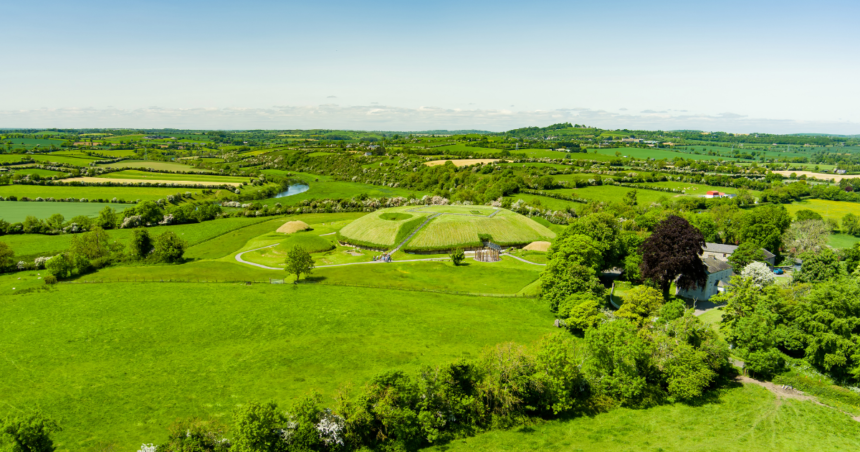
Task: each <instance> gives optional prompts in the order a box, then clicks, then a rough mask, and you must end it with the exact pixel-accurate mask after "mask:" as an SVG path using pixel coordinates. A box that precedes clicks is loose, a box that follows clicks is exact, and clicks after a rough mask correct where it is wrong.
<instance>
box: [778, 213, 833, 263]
mask: <svg viewBox="0 0 860 452" xmlns="http://www.w3.org/2000/svg"><path fill="white" fill-rule="evenodd" d="M829 238H830V227H829V226H827V224H826V223H825V222H824V221H822V220H804V221H795V222H794V223H792V224H791V227H789V228H788V230H787V231H785V234H783V237H782V243H783V246H784V247H785V249H787V250H788V251H789V253H791V255H792V256H799V255H801V254H803V253H817V252H818V251H819V250H821V249H822V248H823V247H824V246H825V245H827V240H828V239H829Z"/></svg>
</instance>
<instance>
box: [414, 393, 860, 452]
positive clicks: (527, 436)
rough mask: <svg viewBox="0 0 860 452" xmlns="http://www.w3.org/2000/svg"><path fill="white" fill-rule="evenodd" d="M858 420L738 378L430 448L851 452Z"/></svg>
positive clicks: (859, 442) (858, 444)
mask: <svg viewBox="0 0 860 452" xmlns="http://www.w3.org/2000/svg"><path fill="white" fill-rule="evenodd" d="M858 448H860V423H858V422H856V421H854V420H852V419H851V417H850V416H848V415H845V414H842V413H840V412H839V411H837V410H834V409H832V408H829V407H825V406H821V405H817V404H815V403H814V402H810V401H798V400H791V399H777V398H776V397H775V396H774V395H773V394H772V393H770V392H768V390H766V389H764V388H761V387H759V386H756V385H749V384H748V385H744V386H740V385H737V386H736V387H732V388H727V389H723V390H721V391H719V392H718V393H717V394H715V397H714V398H712V399H711V400H709V401H707V402H705V403H703V404H701V405H684V404H674V405H665V406H660V407H656V408H648V409H628V408H621V409H616V410H613V411H610V412H608V413H604V414H599V415H596V416H595V415H584V416H581V417H577V418H573V419H566V420H559V421H551V422H546V423H543V424H539V425H536V426H529V427H519V428H515V429H512V430H503V431H492V432H489V433H485V434H483V435H479V436H477V437H474V438H468V439H464V440H456V441H453V442H451V443H449V444H445V445H441V446H438V447H433V448H429V449H427V450H428V451H434V452H436V451H439V452H441V451H449V452H459V451H476V452H484V451H494V452H495V451H523V450H540V451H547V452H556V451H557V452H562V451H563V452H573V451H666V452H669V451H677V452H687V451H812V450H815V451H848V450H857V449H858Z"/></svg>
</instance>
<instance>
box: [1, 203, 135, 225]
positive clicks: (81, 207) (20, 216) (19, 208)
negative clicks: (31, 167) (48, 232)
mask: <svg viewBox="0 0 860 452" xmlns="http://www.w3.org/2000/svg"><path fill="white" fill-rule="evenodd" d="M105 206H110V208H112V209H114V210H116V211H117V212H121V211H123V210H125V209H126V208H128V207H130V204H109V203H100V202H32V201H31V202H23V201H0V220H5V221H8V222H9V223H18V222H21V221H24V219H25V218H27V217H28V216H31V215H32V216H34V217H36V218H39V219H47V218H48V217H50V216H51V215H54V214H55V213H58V214H60V215H62V216H64V217H65V218H66V219H67V220H69V219H71V218H72V217H76V216H78V215H83V216H87V217H95V216H98V214H99V212H100V211H101V210H102V209H104V208H105Z"/></svg>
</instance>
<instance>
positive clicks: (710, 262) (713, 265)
mask: <svg viewBox="0 0 860 452" xmlns="http://www.w3.org/2000/svg"><path fill="white" fill-rule="evenodd" d="M702 262H703V263H704V264H705V266H706V267H708V273H717V272H721V271H723V270H731V268H732V266H731V265H729V264H728V262H725V261H721V260H719V259H717V258H714V257H706V258H704V259H702Z"/></svg>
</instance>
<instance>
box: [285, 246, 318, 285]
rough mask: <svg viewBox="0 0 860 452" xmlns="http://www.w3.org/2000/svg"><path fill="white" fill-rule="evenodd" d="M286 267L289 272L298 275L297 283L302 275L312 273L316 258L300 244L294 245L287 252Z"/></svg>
mask: <svg viewBox="0 0 860 452" xmlns="http://www.w3.org/2000/svg"><path fill="white" fill-rule="evenodd" d="M285 262H286V264H287V266H286V268H284V270H286V271H287V273H288V274H291V275H296V281H295V282H296V283H298V282H299V278H301V277H302V275H310V274H311V272H312V271H313V269H314V260H313V258H312V257H311V255H310V254H309V253H308V252H307V251H305V249H304V248H302V247H300V246H298V245H297V246H294V247H292V248H291V249H290V250H289V251H288V252H287V259H286V261H285Z"/></svg>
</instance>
